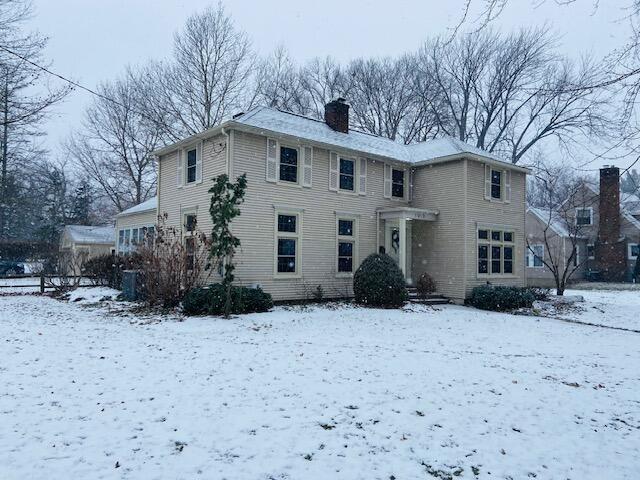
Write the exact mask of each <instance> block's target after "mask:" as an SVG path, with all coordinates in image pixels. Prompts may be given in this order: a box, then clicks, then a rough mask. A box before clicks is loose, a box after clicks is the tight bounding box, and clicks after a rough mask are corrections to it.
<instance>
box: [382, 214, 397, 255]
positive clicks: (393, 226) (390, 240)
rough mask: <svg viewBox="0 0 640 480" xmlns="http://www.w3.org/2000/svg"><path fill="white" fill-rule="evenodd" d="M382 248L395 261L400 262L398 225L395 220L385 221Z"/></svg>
mask: <svg viewBox="0 0 640 480" xmlns="http://www.w3.org/2000/svg"><path fill="white" fill-rule="evenodd" d="M384 250H385V252H386V254H387V255H389V256H390V257H391V258H393V259H394V260H395V261H396V263H398V264H399V263H400V227H399V226H398V221H397V220H387V221H386V222H385V227H384Z"/></svg>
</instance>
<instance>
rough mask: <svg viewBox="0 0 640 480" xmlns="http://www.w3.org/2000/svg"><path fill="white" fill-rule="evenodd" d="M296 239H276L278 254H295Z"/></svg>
mask: <svg viewBox="0 0 640 480" xmlns="http://www.w3.org/2000/svg"><path fill="white" fill-rule="evenodd" d="M295 254H296V241H295V240H293V239H291V238H279V239H278V255H279V256H280V255H295Z"/></svg>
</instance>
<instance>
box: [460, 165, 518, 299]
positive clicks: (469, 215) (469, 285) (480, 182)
mask: <svg viewBox="0 0 640 480" xmlns="http://www.w3.org/2000/svg"><path fill="white" fill-rule="evenodd" d="M466 171H467V174H466V179H467V180H466V188H463V189H461V190H460V192H461V193H460V195H459V196H462V195H463V193H462V192H466V202H465V205H466V215H465V217H466V232H465V238H466V243H467V253H466V262H465V263H466V275H465V277H466V282H465V283H466V285H465V296H468V295H469V294H470V293H471V290H472V289H473V288H474V287H476V286H478V285H483V284H485V283H486V282H487V281H489V282H491V283H492V284H494V285H510V286H518V287H523V286H524V285H525V271H524V269H525V267H524V265H525V258H524V255H525V208H526V204H525V194H526V181H525V180H526V178H525V177H526V176H525V174H524V173H522V172H518V171H515V170H512V171H511V202H510V203H505V202H496V201H490V200H485V198H484V164H483V163H481V162H478V161H474V160H466ZM454 192H455V191H452V193H451V195H455V193H454ZM478 224H482V225H496V226H498V227H500V226H504V227H505V228H508V229H511V230H513V232H514V234H515V239H514V240H515V259H514V267H513V270H514V274H513V275H511V276H502V277H501V276H493V275H489V276H484V277H483V276H479V275H478V274H477V268H478V267H477V257H478V253H477V229H478Z"/></svg>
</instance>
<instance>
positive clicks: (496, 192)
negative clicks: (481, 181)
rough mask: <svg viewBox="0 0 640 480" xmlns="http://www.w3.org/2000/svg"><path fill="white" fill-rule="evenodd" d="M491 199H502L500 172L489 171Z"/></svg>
mask: <svg viewBox="0 0 640 480" xmlns="http://www.w3.org/2000/svg"><path fill="white" fill-rule="evenodd" d="M491 198H494V199H496V200H500V199H501V198H502V172H501V171H500V170H493V169H492V170H491Z"/></svg>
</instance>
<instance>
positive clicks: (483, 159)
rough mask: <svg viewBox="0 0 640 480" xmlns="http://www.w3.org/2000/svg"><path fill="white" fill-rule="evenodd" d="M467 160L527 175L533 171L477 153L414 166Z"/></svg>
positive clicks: (466, 153)
mask: <svg viewBox="0 0 640 480" xmlns="http://www.w3.org/2000/svg"><path fill="white" fill-rule="evenodd" d="M465 158H468V159H471V160H475V161H478V162H483V163H488V164H489V165H495V166H499V167H502V168H509V169H511V170H516V171H518V172H522V173H525V174H530V173H531V169H529V168H527V167H521V166H520V165H515V164H513V163H508V162H505V161H502V160H496V159H495V158H491V157H487V156H484V155H478V154H477V153H471V152H461V153H456V154H453V155H445V156H442V157H436V158H432V159H429V160H421V161H419V162H414V163H413V165H414V166H416V167H422V166H425V165H434V164H438V163H446V162H452V161H455V160H463V159H465Z"/></svg>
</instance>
